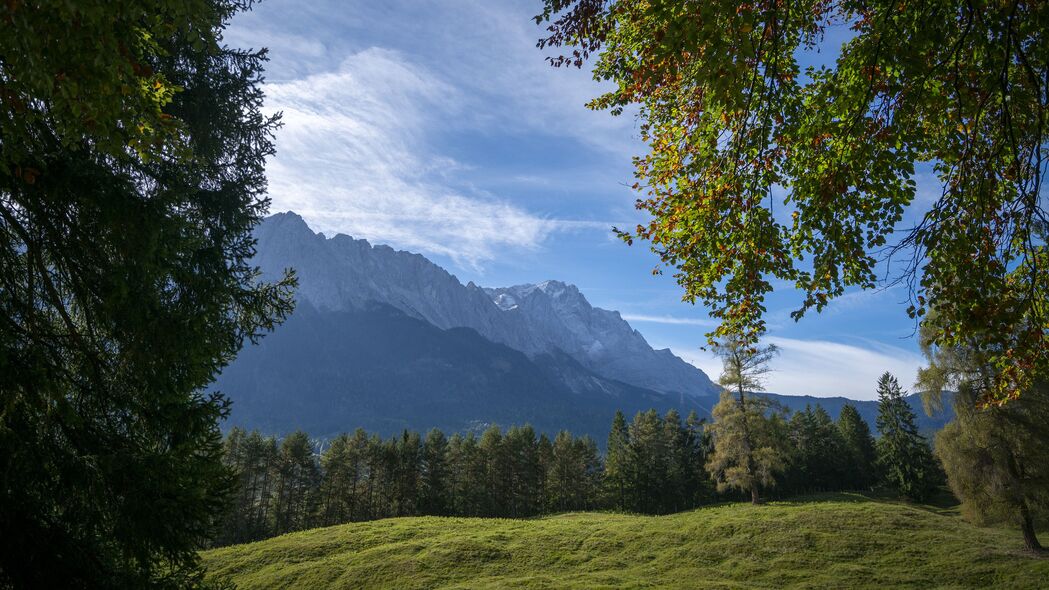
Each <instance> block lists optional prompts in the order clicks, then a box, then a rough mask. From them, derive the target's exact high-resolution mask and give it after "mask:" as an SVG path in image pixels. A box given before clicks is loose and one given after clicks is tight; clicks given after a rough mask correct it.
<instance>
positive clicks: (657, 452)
mask: <svg viewBox="0 0 1049 590" xmlns="http://www.w3.org/2000/svg"><path fill="white" fill-rule="evenodd" d="M666 452H667V451H666V439H665V437H664V433H663V419H662V418H660V416H659V414H657V413H656V411H655V410H648V411H647V412H638V413H637V415H635V416H634V421H633V422H632V423H631V424H630V474H631V480H632V481H631V485H630V488H631V490H632V491H633V497H632V498H631V509H632V510H634V511H637V512H648V513H653V512H658V511H659V502H660V498H661V496H662V491H663V484H664V482H665V480H666Z"/></svg>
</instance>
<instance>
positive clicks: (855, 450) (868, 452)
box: [838, 404, 877, 490]
mask: <svg viewBox="0 0 1049 590" xmlns="http://www.w3.org/2000/svg"><path fill="white" fill-rule="evenodd" d="M838 432H840V433H841V439H842V444H843V445H844V449H845V456H846V458H847V459H846V468H845V487H846V489H853V490H864V489H868V488H870V486H871V485H873V484H874V482H875V480H876V478H875V467H874V462H875V460H876V459H877V451H876V450H875V446H874V437H873V436H871V429H870V426H867V422H866V421H864V420H863V418H861V417H860V413H859V412H858V411H857V410H856V407H855V406H853V405H852V404H845V405H844V406H843V407H842V408H841V413H840V414H839V415H838Z"/></svg>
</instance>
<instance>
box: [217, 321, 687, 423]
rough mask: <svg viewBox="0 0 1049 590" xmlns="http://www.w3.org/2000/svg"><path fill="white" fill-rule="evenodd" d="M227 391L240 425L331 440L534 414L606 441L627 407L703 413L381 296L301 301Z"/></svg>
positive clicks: (247, 356) (521, 419) (245, 355)
mask: <svg viewBox="0 0 1049 590" xmlns="http://www.w3.org/2000/svg"><path fill="white" fill-rule="evenodd" d="M218 389H219V390H221V391H223V392H225V393H227V394H228V395H229V396H230V397H231V398H232V399H233V401H234V405H233V415H232V418H231V423H232V424H234V425H239V426H243V427H248V428H258V429H260V430H262V431H264V432H268V433H277V434H283V433H287V432H291V431H293V430H296V429H302V430H305V431H306V432H309V433H310V434H311V435H313V436H317V437H321V438H328V437H330V436H334V435H336V434H338V433H340V432H346V431H350V430H353V429H354V428H358V427H360V428H365V429H366V430H368V431H371V432H377V433H381V434H383V435H392V434H398V433H400V432H401V430H403V429H405V428H408V429H412V430H421V431H425V430H427V429H429V428H434V427H437V428H441V429H442V430H444V431H446V432H460V431H470V430H474V431H476V430H481V429H483V428H485V427H487V426H488V425H489V424H492V423H495V424H500V425H503V426H509V425H512V424H523V423H526V422H527V423H530V424H532V425H533V426H535V427H536V428H537V429H538V430H539V431H541V432H547V433H551V434H552V433H556V432H557V431H558V430H561V429H571V430H572V431H573V432H576V433H586V434H590V435H592V436H594V437H595V439H597V440H599V441H603V440H604V438H605V437H606V436H607V433H608V426H609V424H610V423H611V420H612V416H613V414H614V413H615V410H616V409H617V408H618V409H622V410H623V411H625V412H627V413H630V414H633V413H634V412H638V411H643V410H647V409H648V408H657V409H659V410H660V411H666V410H667V409H669V408H671V407H678V408H682V409H696V410H697V411H699V412H703V411H704V408H703V407H702V406H701V405H699V404H698V403H696V402H694V401H693V400H691V399H686V400H680V399H679V398H672V397H670V396H667V395H665V394H662V393H658V392H654V391H650V390H645V389H641V388H638V387H634V386H632V385H628V384H625V383H621V382H618V381H612V380H609V379H604V378H602V377H600V376H597V375H595V374H593V373H591V372H589V371H588V370H587V369H585V368H584V367H582V366H581V365H579V364H578V363H577V362H575V361H574V359H572V358H571V357H569V356H567V355H565V354H563V353H561V354H556V353H554V354H542V355H537V356H535V357H534V358H530V357H528V356H527V355H525V354H524V353H522V352H520V351H517V350H514V349H512V348H510V347H508V346H505V345H502V344H498V343H494V342H492V341H490V340H488V339H486V338H484V337H482V336H480V335H479V334H478V333H477V332H476V331H474V330H471V329H468V328H451V329H448V330H442V329H440V328H437V327H436V326H434V325H432V324H430V323H428V322H425V321H422V320H420V319H418V318H415V317H411V316H409V315H407V314H405V313H404V312H402V311H401V310H398V309H395V308H393V307H391V306H388V305H383V304H379V303H371V304H367V305H364V306H363V307H362V308H361V309H358V310H339V311H330V310H327V311H326V310H319V309H317V308H316V307H314V306H313V305H312V304H311V303H310V302H308V301H302V302H300V303H299V307H298V309H297V310H296V311H295V313H294V314H292V316H291V317H290V318H289V319H288V320H287V322H285V323H284V325H282V326H281V327H280V328H279V329H278V330H276V331H274V332H273V333H272V334H270V335H268V336H267V337H266V338H265V339H264V340H263V342H262V344H261V345H259V346H252V347H248V348H246V349H244V351H243V352H242V353H241V354H240V356H239V357H238V358H237V360H236V361H235V362H234V363H233V364H231V365H230V366H229V367H228V368H227V369H226V370H225V371H224V372H223V374H222V376H221V377H220V379H219V381H218ZM682 401H684V403H681V402H682ZM686 411H687V410H686Z"/></svg>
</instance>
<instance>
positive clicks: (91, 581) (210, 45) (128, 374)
mask: <svg viewBox="0 0 1049 590" xmlns="http://www.w3.org/2000/svg"><path fill="white" fill-rule="evenodd" d="M244 6H245V3H243V2H231V1H230V2H227V1H222V0H191V1H190V2H171V1H166V0H153V1H145V2H133V3H121V4H120V5H119V6H113V5H112V3H109V2H102V1H100V0H84V1H78V2H71V3H63V4H61V5H48V6H46V7H40V6H36V5H35V4H31V3H30V4H27V3H23V2H11V3H6V4H4V5H2V6H0V21H2V22H3V23H4V33H3V35H0V55H2V56H3V58H2V59H0V374H2V375H3V379H0V399H3V400H4V401H3V411H2V412H0V474H3V475H2V476H0V478H2V479H0V530H3V531H4V534H3V535H0V585H2V586H8V585H11V586H16V587H39V588H46V587H59V586H65V587H68V586H83V587H94V586H106V587H120V586H127V587H147V586H151V585H159V584H162V583H163V584H168V585H171V586H179V585H193V584H197V583H198V582H199V580H200V577H201V576H200V568H199V557H198V555H197V549H198V548H199V545H200V543H201V542H202V540H203V539H206V538H207V537H209V536H210V533H211V527H212V526H213V524H214V523H215V522H216V521H217V519H218V517H219V516H220V514H221V510H222V507H223V505H224V496H226V495H227V494H228V493H229V491H230V489H231V487H232V484H233V481H232V480H231V478H230V477H229V472H228V470H227V469H226V468H225V467H224V466H223V465H222V461H221V444H222V441H221V436H220V433H219V430H218V427H217V422H218V420H219V419H220V418H221V417H222V416H224V415H225V414H226V413H227V411H228V404H227V402H226V400H225V399H224V398H223V397H222V396H221V395H220V394H219V393H208V392H207V391H206V387H207V386H208V385H209V384H210V383H211V381H212V380H213V378H214V376H215V375H216V373H217V372H218V370H219V369H220V368H221V367H222V366H223V365H224V364H226V363H227V362H229V360H230V359H232V358H233V356H234V355H235V354H236V352H237V351H238V350H239V349H240V347H241V345H242V343H243V341H244V340H245V339H250V340H254V339H256V338H258V337H259V336H260V335H261V334H262V333H263V332H264V331H266V330H268V329H270V328H272V326H273V325H274V324H275V323H276V322H278V321H280V320H281V319H282V318H283V317H284V316H285V315H286V314H287V313H288V312H289V311H290V309H291V299H290V296H289V287H290V281H288V280H285V281H282V282H280V283H278V284H267V283H264V282H261V281H259V280H258V276H257V272H256V270H255V268H254V267H252V266H251V264H250V258H251V256H252V254H253V244H254V242H253V239H252V236H251V232H252V229H253V227H254V226H255V225H256V224H257V223H258V221H259V219H260V218H261V216H262V215H263V214H264V213H265V211H266V207H267V203H268V201H267V199H266V197H265V188H266V187H265V177H264V163H265V162H264V161H265V158H266V156H268V155H270V154H271V153H272V152H273V147H272V141H271V140H272V131H273V129H274V127H275V126H276V124H277V120H276V119H274V118H269V117H266V116H263V115H262V113H261V111H260V108H261V104H262V94H261V90H260V88H259V81H260V76H261V71H262V64H263V62H264V60H265V55H264V52H261V51H260V52H245V51H239V50H235V49H231V48H228V47H224V46H220V42H221V32H222V29H223V27H224V25H225V23H226V22H227V21H228V19H229V18H230V16H231V15H232V14H233V13H234V12H236V11H237V10H239V9H241V8H243V7H244Z"/></svg>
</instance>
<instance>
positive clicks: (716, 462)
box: [707, 338, 785, 504]
mask: <svg viewBox="0 0 1049 590" xmlns="http://www.w3.org/2000/svg"><path fill="white" fill-rule="evenodd" d="M715 350H716V351H717V353H718V354H719V355H720V356H721V360H722V364H723V367H724V369H723V372H722V374H721V378H720V379H719V380H718V382H719V383H721V385H722V386H723V387H725V388H726V391H725V392H724V393H722V395H721V401H719V402H718V404H717V405H716V406H714V409H713V412H712V414H713V417H714V423H713V424H711V429H710V433H711V436H712V437H713V439H714V452H713V454H712V455H711V457H710V459H709V460H708V462H707V469H708V470H710V472H711V474H712V475H714V477H715V479H716V480H717V482H718V489H725V488H737V489H741V490H744V491H747V492H749V493H750V499H751V502H753V503H755V504H757V503H758V501H759V500H760V492H759V490H760V487H761V486H771V485H773V484H774V483H775V479H774V477H773V475H774V474H775V473H776V472H779V471H782V470H783V468H784V466H785V457H784V456H783V441H780V440H777V439H776V436H775V435H774V432H773V428H774V425H773V424H772V422H771V421H772V420H773V418H771V417H770V416H768V412H769V410H770V409H771V408H772V404H771V403H770V402H769V400H768V399H767V398H765V397H762V396H754V395H752V393H753V392H755V391H761V390H763V389H764V382H763V377H764V375H766V374H767V373H768V371H769V367H768V363H769V361H770V360H772V357H773V356H775V355H776V347H775V346H772V345H769V346H765V347H760V348H759V347H757V346H755V345H752V344H750V343H748V342H747V341H746V340H745V339H743V338H729V339H726V340H723V341H721V342H719V343H718V345H717V347H716V348H715Z"/></svg>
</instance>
